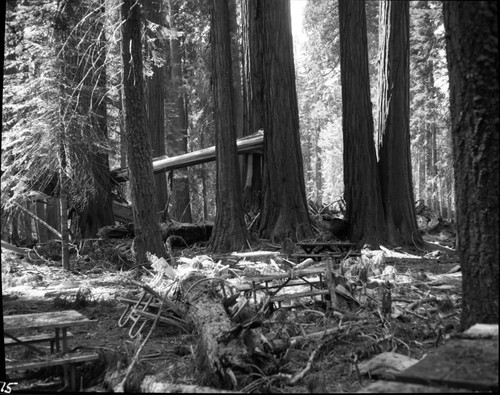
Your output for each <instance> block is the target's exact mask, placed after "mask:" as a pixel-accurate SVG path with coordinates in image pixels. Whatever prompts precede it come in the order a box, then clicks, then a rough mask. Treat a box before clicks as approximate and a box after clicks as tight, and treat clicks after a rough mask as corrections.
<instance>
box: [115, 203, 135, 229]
mask: <svg viewBox="0 0 500 395" xmlns="http://www.w3.org/2000/svg"><path fill="white" fill-rule="evenodd" d="M113 217H114V220H115V221H118V222H121V223H124V224H128V223H129V222H134V215H133V213H132V206H127V205H125V204H121V203H116V202H113Z"/></svg>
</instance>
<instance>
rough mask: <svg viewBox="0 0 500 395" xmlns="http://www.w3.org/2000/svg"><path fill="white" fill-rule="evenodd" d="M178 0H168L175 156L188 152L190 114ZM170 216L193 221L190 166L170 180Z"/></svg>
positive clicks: (171, 139) (170, 147) (170, 150)
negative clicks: (184, 81)
mask: <svg viewBox="0 0 500 395" xmlns="http://www.w3.org/2000/svg"><path fill="white" fill-rule="evenodd" d="M181 3H182V2H181V1H179V0H168V13H169V27H170V32H171V34H170V40H169V41H170V68H169V70H170V87H169V88H170V92H169V93H168V96H169V99H170V103H169V109H168V110H169V111H168V114H169V131H168V135H167V141H168V147H167V150H168V154H169V155H170V156H176V155H181V154H185V153H186V152H188V114H187V103H186V94H185V91H186V87H185V85H184V83H183V80H184V72H183V58H182V48H181V34H183V33H182V26H179V21H180V20H181V18H180V15H179V4H181ZM171 186H172V190H171V206H172V207H171V215H172V218H174V219H176V220H178V221H181V222H192V220H193V218H192V215H191V199H190V195H189V173H188V169H179V170H175V171H173V172H172V180H171Z"/></svg>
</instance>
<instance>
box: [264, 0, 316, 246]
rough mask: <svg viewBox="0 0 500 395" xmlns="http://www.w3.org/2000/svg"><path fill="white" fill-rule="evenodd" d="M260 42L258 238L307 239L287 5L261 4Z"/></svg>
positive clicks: (282, 1)
mask: <svg viewBox="0 0 500 395" xmlns="http://www.w3.org/2000/svg"><path fill="white" fill-rule="evenodd" d="M260 11H261V12H262V16H263V18H264V23H263V25H264V26H263V29H262V32H263V36H262V38H263V42H264V58H263V61H264V97H265V117H264V125H265V126H264V173H263V174H264V175H263V190H264V203H263V207H262V211H261V222H260V234H261V237H264V238H269V239H271V240H273V241H274V242H281V241H282V240H283V239H284V238H286V237H290V238H291V239H292V240H294V241H296V240H301V239H304V238H307V237H310V236H311V223H310V219H309V213H308V208H307V199H306V192H305V184H304V168H303V162H302V151H301V147H300V136H299V113H298V104H297V92H296V86H295V68H294V63H293V42H292V31H291V21H290V19H291V17H290V2H289V1H288V0H273V1H272V2H270V1H263V2H262V4H261V10H260Z"/></svg>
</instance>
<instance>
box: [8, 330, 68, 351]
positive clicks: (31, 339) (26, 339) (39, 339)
mask: <svg viewBox="0 0 500 395" xmlns="http://www.w3.org/2000/svg"><path fill="white" fill-rule="evenodd" d="M66 337H67V338H68V339H71V338H72V337H74V335H73V334H72V333H71V332H69V331H68V332H66ZM17 339H18V340H20V341H21V343H19V342H18V341H16V340H14V339H12V338H10V337H4V338H3V343H4V345H5V347H8V346H20V345H22V343H26V344H31V343H43V342H46V341H49V342H50V352H51V353H53V352H54V344H55V342H56V340H57V339H56V335H55V334H54V333H42V334H40V335H33V336H21V337H17Z"/></svg>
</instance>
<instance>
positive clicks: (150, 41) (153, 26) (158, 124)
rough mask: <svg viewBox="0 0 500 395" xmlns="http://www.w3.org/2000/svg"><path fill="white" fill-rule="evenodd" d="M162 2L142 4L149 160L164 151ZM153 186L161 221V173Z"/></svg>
mask: <svg viewBox="0 0 500 395" xmlns="http://www.w3.org/2000/svg"><path fill="white" fill-rule="evenodd" d="M163 3H164V2H163V0H147V1H143V2H142V5H143V9H144V16H145V18H146V19H147V20H148V23H146V24H145V25H146V28H145V33H146V38H147V39H146V40H145V43H146V44H145V46H146V49H147V54H148V58H149V60H150V64H151V65H150V68H149V70H148V73H146V110H147V121H148V132H149V136H150V138H151V148H152V150H153V151H152V155H153V157H158V156H163V155H165V153H166V149H165V108H164V107H165V96H164V94H163V89H164V87H163V86H164V84H165V78H164V75H165V70H164V69H165V63H166V59H165V55H164V54H165V49H164V46H165V45H166V40H165V39H164V36H165V34H164V32H163V31H162V30H164V28H165V23H166V17H165V10H164V6H163ZM154 180H155V186H156V204H157V207H158V209H159V210H163V211H164V218H162V219H166V217H167V216H168V210H167V207H166V204H167V201H168V189H167V178H166V175H165V173H160V174H156V175H155V176H154Z"/></svg>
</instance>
